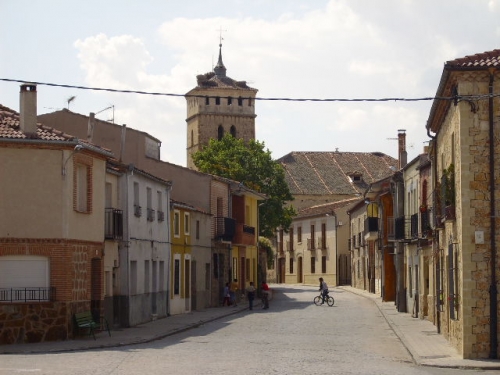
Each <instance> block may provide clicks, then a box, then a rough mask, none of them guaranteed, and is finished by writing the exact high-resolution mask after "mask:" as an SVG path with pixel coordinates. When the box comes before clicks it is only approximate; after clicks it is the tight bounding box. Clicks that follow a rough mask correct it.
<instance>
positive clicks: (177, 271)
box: [174, 258, 181, 296]
mask: <svg viewBox="0 0 500 375" xmlns="http://www.w3.org/2000/svg"><path fill="white" fill-rule="evenodd" d="M180 283H181V260H180V259H178V258H177V259H174V295H176V296H178V295H179V292H180Z"/></svg>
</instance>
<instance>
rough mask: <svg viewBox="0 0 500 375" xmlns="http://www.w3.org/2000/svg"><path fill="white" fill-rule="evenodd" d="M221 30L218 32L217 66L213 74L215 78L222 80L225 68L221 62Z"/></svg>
mask: <svg viewBox="0 0 500 375" xmlns="http://www.w3.org/2000/svg"><path fill="white" fill-rule="evenodd" d="M222 41H223V38H222V29H221V30H220V36H219V60H217V65H216V66H215V68H214V73H215V75H216V76H217V77H219V78H222V77H225V76H226V67H225V66H224V63H223V62H222Z"/></svg>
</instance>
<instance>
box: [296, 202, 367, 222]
mask: <svg viewBox="0 0 500 375" xmlns="http://www.w3.org/2000/svg"><path fill="white" fill-rule="evenodd" d="M359 200H360V198H359V197H356V198H349V199H344V200H341V201H336V202H330V203H325V204H320V205H316V206H311V207H305V208H302V209H301V210H299V211H298V212H297V215H296V216H295V217H294V219H303V218H306V217H314V216H325V215H327V214H332V215H335V211H336V210H339V209H341V208H344V207H348V206H349V205H352V204H354V203H355V202H357V201H359Z"/></svg>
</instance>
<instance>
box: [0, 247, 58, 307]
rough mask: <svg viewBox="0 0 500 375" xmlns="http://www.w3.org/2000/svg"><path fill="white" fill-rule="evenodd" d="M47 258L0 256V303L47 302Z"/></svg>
mask: <svg viewBox="0 0 500 375" xmlns="http://www.w3.org/2000/svg"><path fill="white" fill-rule="evenodd" d="M49 265H50V263H49V258H48V257H44V256H35V255H5V256H0V288H2V289H5V290H3V291H2V293H1V294H0V301H3V302H10V301H22V302H26V301H48V300H50V299H52V298H53V297H52V296H51V290H50V268H49Z"/></svg>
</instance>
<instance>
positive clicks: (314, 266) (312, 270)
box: [311, 257, 316, 273]
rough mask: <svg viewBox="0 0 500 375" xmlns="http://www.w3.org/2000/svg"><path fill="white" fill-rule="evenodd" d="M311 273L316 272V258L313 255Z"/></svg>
mask: <svg viewBox="0 0 500 375" xmlns="http://www.w3.org/2000/svg"><path fill="white" fill-rule="evenodd" d="M311 273H316V258H315V257H311Z"/></svg>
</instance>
